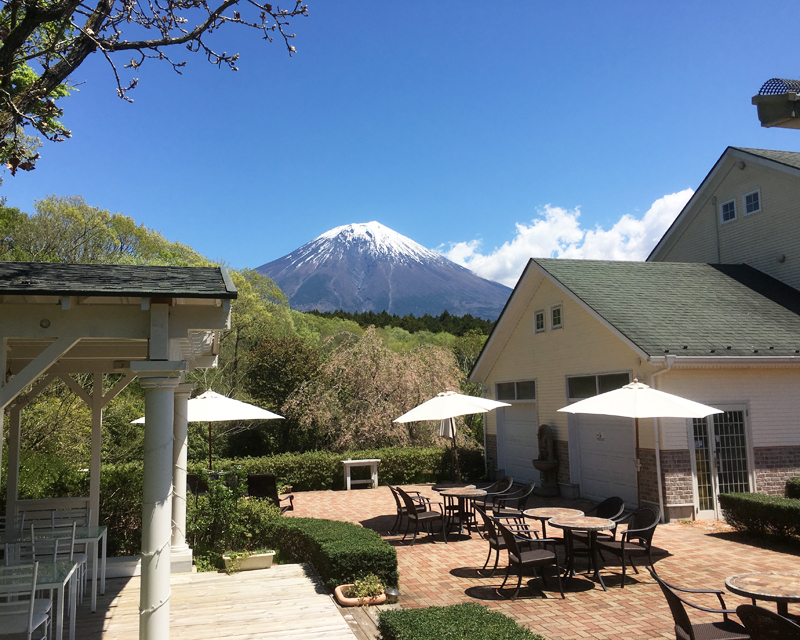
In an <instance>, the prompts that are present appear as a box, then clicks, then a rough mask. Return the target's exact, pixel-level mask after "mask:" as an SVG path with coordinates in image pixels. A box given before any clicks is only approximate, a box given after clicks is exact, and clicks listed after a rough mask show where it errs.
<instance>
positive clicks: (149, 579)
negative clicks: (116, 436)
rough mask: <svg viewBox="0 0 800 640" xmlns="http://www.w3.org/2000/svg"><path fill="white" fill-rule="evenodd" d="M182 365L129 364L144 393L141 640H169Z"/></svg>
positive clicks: (176, 363)
mask: <svg viewBox="0 0 800 640" xmlns="http://www.w3.org/2000/svg"><path fill="white" fill-rule="evenodd" d="M185 366H186V364H185V363H180V362H169V361H161V362H151V361H145V362H132V363H131V369H133V370H134V371H136V373H137V374H138V376H139V382H140V384H141V386H142V388H144V390H145V400H144V401H145V405H144V416H145V428H144V483H143V487H142V493H143V496H142V581H141V592H140V596H139V639H140V640H169V596H170V585H169V575H170V546H171V538H172V439H173V419H174V414H175V396H174V393H175V387H177V386H178V384H179V383H180V374H181V372H182V370H184V369H185Z"/></svg>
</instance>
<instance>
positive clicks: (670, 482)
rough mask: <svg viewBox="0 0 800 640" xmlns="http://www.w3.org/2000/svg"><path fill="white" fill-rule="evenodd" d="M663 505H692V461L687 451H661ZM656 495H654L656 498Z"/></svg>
mask: <svg viewBox="0 0 800 640" xmlns="http://www.w3.org/2000/svg"><path fill="white" fill-rule="evenodd" d="M661 473H662V475H663V480H662V482H663V483H664V504H665V505H671V504H694V485H693V484H692V459H691V458H690V457H689V451H688V450H685V449H684V450H682V451H664V450H662V451H661ZM657 495H658V493H656V496H657Z"/></svg>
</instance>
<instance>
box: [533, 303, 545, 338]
mask: <svg viewBox="0 0 800 640" xmlns="http://www.w3.org/2000/svg"><path fill="white" fill-rule="evenodd" d="M539 314H542V328H541V329H539V328H538V327H537V326H536V316H538V315H539ZM545 331H547V312H546V311H545V310H544V309H537V310H536V311H534V312H533V332H534V333H544V332H545Z"/></svg>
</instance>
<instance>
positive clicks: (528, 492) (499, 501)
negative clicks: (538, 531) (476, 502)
mask: <svg viewBox="0 0 800 640" xmlns="http://www.w3.org/2000/svg"><path fill="white" fill-rule="evenodd" d="M535 486H536V484H535V483H534V482H530V483H528V484H526V485H525V486H523V487H522V488H521V489H518V490H516V491H509V492H508V493H502V494H500V495H499V496H495V497H494V498H492V515H493V516H494V517H495V518H516V519H518V520H521V519H522V518H523V517H524V516H523V515H522V512H523V511H525V509H527V505H528V501H529V500H530V499H531V497H532V496H533V489H534V488H535Z"/></svg>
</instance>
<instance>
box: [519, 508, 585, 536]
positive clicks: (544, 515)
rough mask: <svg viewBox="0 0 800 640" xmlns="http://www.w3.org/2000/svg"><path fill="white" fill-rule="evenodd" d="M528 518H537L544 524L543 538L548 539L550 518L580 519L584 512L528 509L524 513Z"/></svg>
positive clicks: (559, 509) (561, 509)
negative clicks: (547, 523)
mask: <svg viewBox="0 0 800 640" xmlns="http://www.w3.org/2000/svg"><path fill="white" fill-rule="evenodd" d="M522 515H523V516H525V517H526V518H535V519H536V520H540V521H541V523H542V537H543V538H546V537H547V525H546V524H545V523H546V522H547V521H548V520H549V519H550V518H580V517H581V516H582V515H583V511H581V510H580V509H566V508H563V507H539V508H537V509H526V510H525V511H523V512H522Z"/></svg>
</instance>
